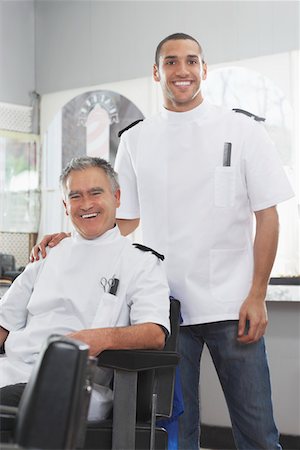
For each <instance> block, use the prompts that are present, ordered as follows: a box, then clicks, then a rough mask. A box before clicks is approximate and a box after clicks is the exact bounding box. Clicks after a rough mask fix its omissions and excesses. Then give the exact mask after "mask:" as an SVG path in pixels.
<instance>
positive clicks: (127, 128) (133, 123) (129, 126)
mask: <svg viewBox="0 0 300 450" xmlns="http://www.w3.org/2000/svg"><path fill="white" fill-rule="evenodd" d="M143 120H144V119H139V120H136V121H135V122H132V123H131V124H130V125H128V126H127V127H126V128H123V130H121V131H119V133H118V137H121V136H122V134H123V133H124V131H127V130H129V128H132V127H134V126H135V125H137V124H138V123H139V122H142V121H143Z"/></svg>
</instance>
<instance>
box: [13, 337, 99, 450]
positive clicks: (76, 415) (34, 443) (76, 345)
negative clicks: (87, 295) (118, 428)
mask: <svg viewBox="0 0 300 450" xmlns="http://www.w3.org/2000/svg"><path fill="white" fill-rule="evenodd" d="M88 350H89V348H88V346H87V345H86V344H84V343H82V342H79V341H75V340H73V339H69V338H66V337H62V336H58V335H52V336H50V338H49V339H48V340H47V343H46V345H45V348H44V349H43V351H42V352H41V354H40V355H39V360H38V361H37V363H36V365H35V367H34V370H33V373H32V375H31V377H30V380H29V382H28V384H27V385H26V388H25V390H24V393H23V396H22V399H21V402H20V405H19V408H18V414H17V424H16V443H17V444H18V445H19V446H21V447H25V448H36V449H52V450H55V449H60V450H61V449H73V448H75V446H76V445H77V439H78V437H79V434H80V431H81V430H80V422H82V423H83V424H85V422H86V415H87V409H88V404H89V392H88V391H89V389H87V385H88V384H89V383H90V381H91V379H92V376H93V371H94V368H93V366H94V361H91V359H89V357H88ZM89 362H91V364H90V363H89ZM82 416H84V417H82ZM81 419H82V420H81Z"/></svg>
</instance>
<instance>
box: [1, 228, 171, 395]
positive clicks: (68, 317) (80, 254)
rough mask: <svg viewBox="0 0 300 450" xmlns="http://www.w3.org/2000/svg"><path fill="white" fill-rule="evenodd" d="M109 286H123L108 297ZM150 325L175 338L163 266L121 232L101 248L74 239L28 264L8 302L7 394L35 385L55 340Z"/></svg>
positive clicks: (4, 314) (4, 313) (4, 307)
mask: <svg viewBox="0 0 300 450" xmlns="http://www.w3.org/2000/svg"><path fill="white" fill-rule="evenodd" d="M102 278H106V280H110V279H112V278H117V279H118V280H119V285H118V290H117V293H116V295H113V294H111V293H109V292H108V288H106V290H104V287H103V283H101V280H102ZM146 322H152V323H157V324H160V325H162V326H164V327H165V328H166V329H167V330H169V288H168V284H167V280H166V275H165V273H164V269H163V265H162V262H161V261H159V260H158V258H157V257H156V256H154V255H153V254H151V253H149V252H148V253H145V252H142V251H140V250H138V249H136V248H135V247H133V246H132V245H131V243H130V241H129V240H128V239H126V238H124V237H122V236H121V235H120V232H119V229H118V228H117V227H115V228H114V229H112V230H110V231H108V232H107V233H105V234H104V235H103V236H101V237H99V238H97V239H94V240H86V239H83V238H82V237H81V236H80V235H79V234H77V233H74V235H73V236H72V237H71V238H67V239H64V240H63V241H62V242H61V243H60V245H58V246H57V247H55V248H53V249H52V250H50V252H49V254H48V256H47V258H46V259H44V260H40V261H38V262H35V263H32V264H29V265H28V266H27V267H26V269H25V271H24V272H23V273H22V274H21V275H20V276H19V277H18V278H17V279H16V280H15V281H14V283H13V284H12V286H11V288H10V289H9V290H8V292H7V293H6V294H5V295H4V297H3V298H2V300H1V303H0V325H1V326H2V327H4V328H6V329H7V330H9V331H10V332H9V335H8V338H7V340H6V342H5V350H6V355H7V358H3V359H0V386H1V385H2V386H5V385H6V384H14V383H20V382H26V381H27V380H28V377H29V375H30V372H31V369H32V365H33V363H34V362H35V360H36V357H37V354H38V353H39V351H40V348H41V346H42V345H43V343H44V341H45V340H46V338H47V337H48V336H49V335H50V334H52V333H57V334H62V335H65V334H68V333H70V332H73V331H78V330H82V329H89V328H102V327H115V326H128V325H133V324H139V323H146ZM7 379H8V381H9V383H7V382H6V381H7ZM100 381H101V379H100ZM100 381H99V380H98V382H100Z"/></svg>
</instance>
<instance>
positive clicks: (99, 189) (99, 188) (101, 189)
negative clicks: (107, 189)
mask: <svg viewBox="0 0 300 450" xmlns="http://www.w3.org/2000/svg"><path fill="white" fill-rule="evenodd" d="M87 192H88V193H93V192H104V189H103V188H102V187H100V186H99V187H93V188H91V189H89V190H88V191H87ZM81 193H82V191H70V192H69V193H68V197H70V196H71V195H74V194H81Z"/></svg>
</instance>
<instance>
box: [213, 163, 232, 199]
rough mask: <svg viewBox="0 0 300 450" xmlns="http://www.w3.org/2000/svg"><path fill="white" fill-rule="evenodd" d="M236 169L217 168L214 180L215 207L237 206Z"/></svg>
mask: <svg viewBox="0 0 300 450" xmlns="http://www.w3.org/2000/svg"><path fill="white" fill-rule="evenodd" d="M235 194H236V169H235V167H223V166H222V167H221V166H220V167H216V169H215V179H214V201H215V206H217V207H223V208H226V207H227V208H228V207H232V206H234V205H235V196H236V195H235Z"/></svg>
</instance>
